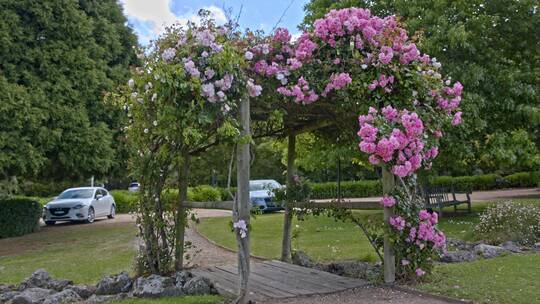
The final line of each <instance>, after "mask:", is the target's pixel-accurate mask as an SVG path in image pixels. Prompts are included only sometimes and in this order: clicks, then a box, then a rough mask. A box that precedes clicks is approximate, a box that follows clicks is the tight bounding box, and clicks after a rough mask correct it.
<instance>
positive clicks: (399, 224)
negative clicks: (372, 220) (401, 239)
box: [388, 216, 407, 231]
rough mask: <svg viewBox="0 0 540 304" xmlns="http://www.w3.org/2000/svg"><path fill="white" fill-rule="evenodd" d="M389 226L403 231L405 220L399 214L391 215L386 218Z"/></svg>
mask: <svg viewBox="0 0 540 304" xmlns="http://www.w3.org/2000/svg"><path fill="white" fill-rule="evenodd" d="M388 223H389V224H390V226H392V227H394V228H395V229H396V230H399V231H403V229H405V226H406V224H407V222H405V220H404V219H403V218H402V217H401V216H393V217H391V218H390V219H388Z"/></svg>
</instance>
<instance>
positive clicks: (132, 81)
mask: <svg viewBox="0 0 540 304" xmlns="http://www.w3.org/2000/svg"><path fill="white" fill-rule="evenodd" d="M128 86H129V87H130V88H133V87H134V86H135V80H133V78H131V79H130V80H128Z"/></svg>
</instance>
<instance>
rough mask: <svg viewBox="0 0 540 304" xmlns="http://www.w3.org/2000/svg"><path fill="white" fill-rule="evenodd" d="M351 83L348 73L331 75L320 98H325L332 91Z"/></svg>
mask: <svg viewBox="0 0 540 304" xmlns="http://www.w3.org/2000/svg"><path fill="white" fill-rule="evenodd" d="M351 82H352V78H351V76H350V75H349V73H339V74H332V75H331V76H330V82H329V83H328V84H327V85H326V88H324V92H322V93H321V96H323V97H324V96H326V95H327V94H328V93H329V92H330V91H332V90H339V89H341V88H344V87H345V86H346V85H348V84H349V83H351Z"/></svg>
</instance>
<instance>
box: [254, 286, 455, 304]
mask: <svg viewBox="0 0 540 304" xmlns="http://www.w3.org/2000/svg"><path fill="white" fill-rule="evenodd" d="M264 303H265V304H318V303H339V304H383V303H384V304H448V303H455V302H449V301H444V300H442V299H437V298H433V297H426V296H422V295H418V294H414V293H408V292H403V291H397V290H393V289H390V288H383V287H366V288H356V289H349V290H347V291H344V292H339V293H334V294H330V295H317V296H310V297H298V298H291V299H284V300H271V301H267V302H264Z"/></svg>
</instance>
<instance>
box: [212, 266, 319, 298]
mask: <svg viewBox="0 0 540 304" xmlns="http://www.w3.org/2000/svg"><path fill="white" fill-rule="evenodd" d="M259 266H260V265H259V264H253V267H252V270H251V273H250V280H252V281H253V282H254V283H257V284H258V285H257V286H270V287H272V288H274V289H275V290H279V291H283V292H285V293H287V294H288V296H287V297H292V296H299V295H311V294H313V290H311V289H306V288H304V286H302V285H301V284H298V280H293V279H291V278H288V277H286V276H272V275H271V273H270V272H269V271H266V270H265V269H263V268H260V267H259ZM218 267H219V266H218ZM220 268H227V269H231V271H233V273H237V272H238V271H237V270H235V269H234V268H231V267H227V266H223V267H220Z"/></svg>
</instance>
